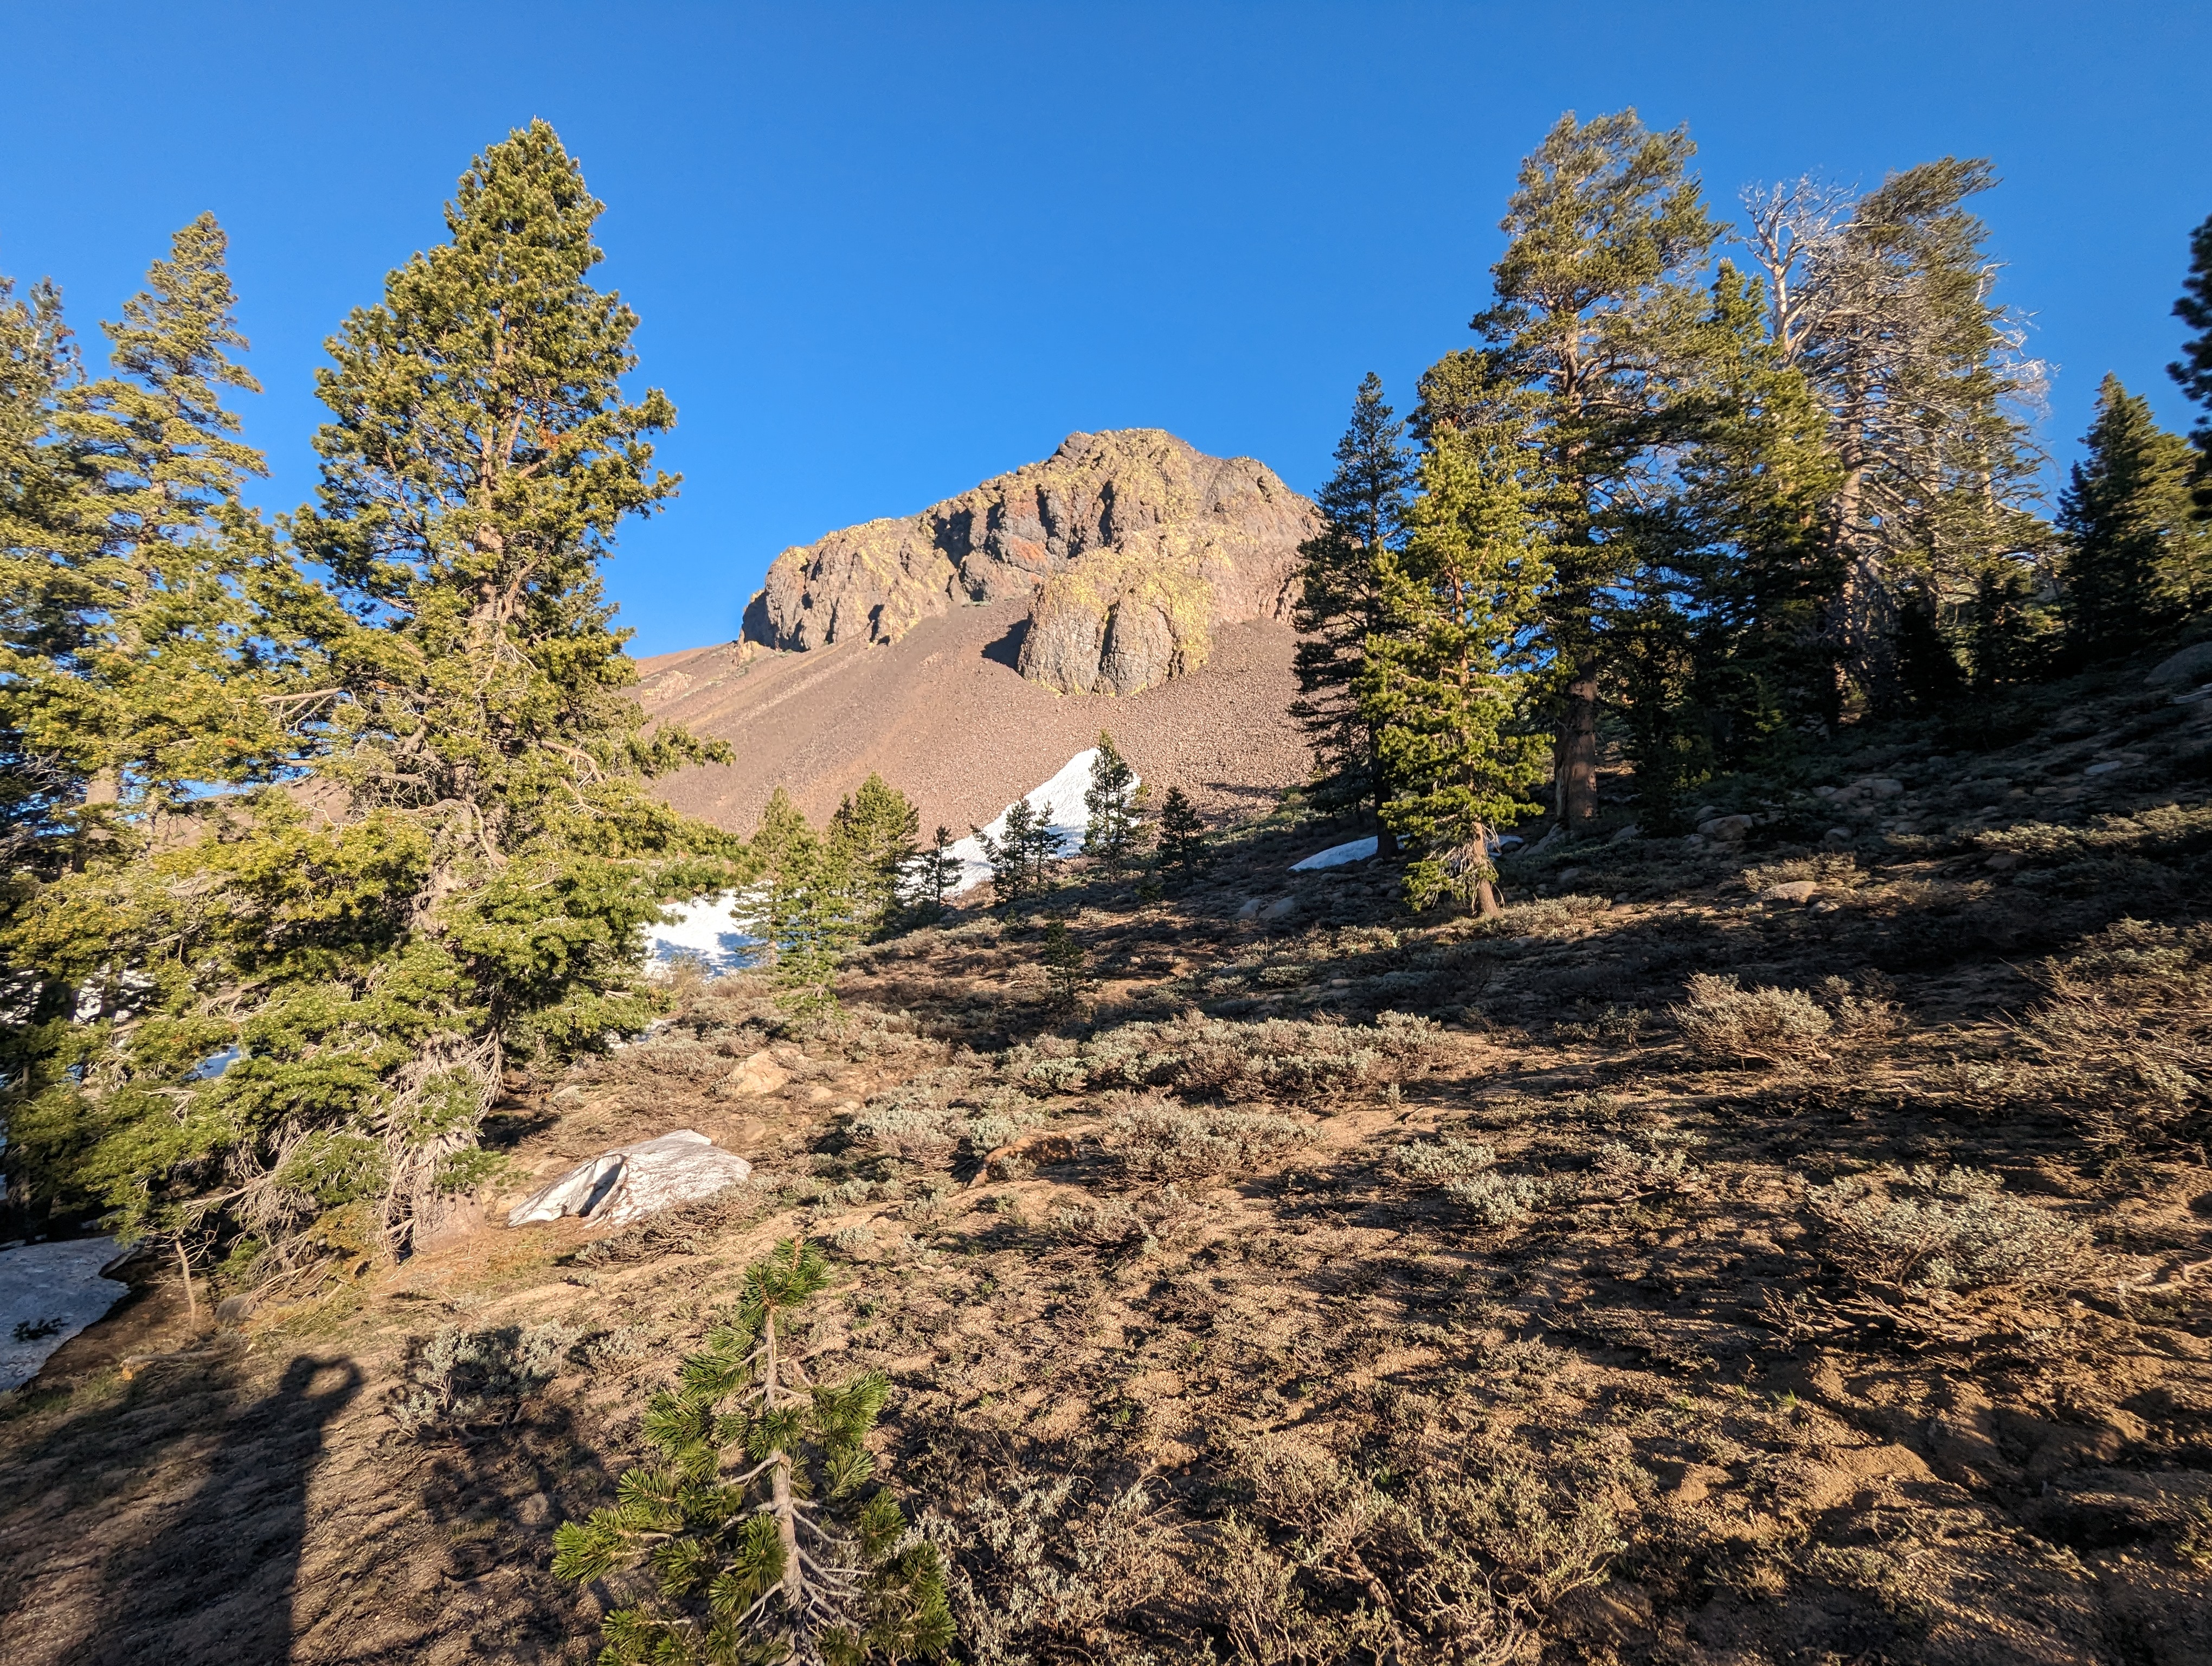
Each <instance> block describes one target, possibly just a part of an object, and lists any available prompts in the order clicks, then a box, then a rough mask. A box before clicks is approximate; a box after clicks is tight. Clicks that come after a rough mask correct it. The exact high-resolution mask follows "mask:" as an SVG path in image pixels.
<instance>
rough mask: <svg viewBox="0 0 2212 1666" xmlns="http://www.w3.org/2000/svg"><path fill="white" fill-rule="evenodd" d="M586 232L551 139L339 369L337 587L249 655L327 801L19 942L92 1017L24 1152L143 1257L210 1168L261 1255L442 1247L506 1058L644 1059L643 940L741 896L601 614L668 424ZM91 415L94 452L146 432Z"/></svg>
mask: <svg viewBox="0 0 2212 1666" xmlns="http://www.w3.org/2000/svg"><path fill="white" fill-rule="evenodd" d="M599 206H600V205H599V204H598V203H596V202H595V201H593V200H592V198H591V196H590V194H589V193H588V192H586V190H585V188H584V185H583V180H582V178H581V176H580V173H579V171H578V170H577V168H576V167H575V164H574V162H573V161H571V160H570V159H569V158H568V155H566V153H565V152H563V151H562V149H561V146H560V143H559V141H558V140H557V139H556V137H554V135H553V132H552V131H551V129H550V128H549V127H546V126H545V125H544V124H542V123H538V124H533V125H532V126H531V127H530V128H528V129H526V130H522V131H517V132H516V133H514V134H513V136H511V137H509V138H508V139H507V140H506V141H505V142H504V143H501V144H499V145H496V146H494V147H493V148H491V149H489V150H488V151H487V152H486V153H485V154H484V155H483V156H481V157H479V158H477V161H476V163H475V165H474V166H473V167H471V170H470V171H469V173H467V174H466V175H465V176H464V178H463V179H462V181H461V185H460V190H459V195H458V197H457V198H456V200H455V201H454V202H453V204H451V205H450V206H449V208H448V210H447V228H448V232H449V237H448V240H447V241H446V242H444V243H441V244H440V245H438V246H435V247H434V248H432V249H430V250H429V251H428V252H425V253H422V254H419V255H417V256H416V257H415V258H412V259H411V260H410V262H409V263H408V264H406V265H405V266H404V267H402V268H401V269H399V270H398V271H394V272H393V273H392V274H391V275H390V276H389V277H388V278H387V280H386V286H385V292H384V297H383V299H382V301H380V303H378V304H377V305H375V306H373V307H365V308H363V309H362V310H360V311H358V312H356V313H354V314H353V316H352V317H351V318H350V319H349V320H348V321H347V323H346V325H345V327H344V329H343V331H341V333H340V334H339V335H338V336H337V337H335V338H334V339H333V340H332V341H331V343H330V344H329V352H330V355H331V361H332V368H330V369H328V370H326V371H325V372H324V373H323V374H322V375H321V377H320V382H319V388H320V392H321V394H322V397H323V398H324V400H325V404H328V405H329V407H330V408H331V412H332V417H333V420H332V421H331V423H329V424H328V425H326V426H325V428H323V429H321V430H320V431H319V434H318V435H317V436H316V446H317V449H318V450H319V453H321V456H322V459H323V464H322V482H321V487H320V494H319V502H318V504H317V505H316V506H314V507H313V508H307V509H304V510H302V511H301V514H299V516H298V517H297V520H296V522H295V536H296V538H297V539H298V542H299V544H300V545H301V549H302V550H303V552H304V553H305V554H306V555H307V556H309V557H310V558H311V559H313V560H314V561H316V562H319V563H321V565H322V566H323V567H324V569H325V570H326V571H327V572H328V574H329V575H330V579H331V592H330V593H327V594H325V593H321V592H318V591H313V590H310V589H309V588H307V587H305V586H304V585H301V584H299V583H297V582H287V581H282V575H277V577H278V579H279V582H278V583H277V584H276V585H275V586H274V587H272V593H270V597H269V599H268V601H267V603H266V608H267V613H266V617H265V618H264V621H263V623H262V624H261V626H260V627H259V629H261V630H262V633H263V635H264V636H265V637H268V638H270V639H273V640H279V641H292V642H304V643H306V644H307V651H306V653H305V654H304V663H305V664H307V665H309V666H313V667H315V668H317V669H318V671H319V675H320V676H321V678H323V679H324V680H323V681H321V682H320V683H319V684H313V685H309V686H307V687H304V688H301V689H300V690H297V694H296V696H293V697H292V698H291V700H290V703H289V709H290V710H291V711H292V713H293V714H294V718H295V721H300V720H301V714H302V713H303V712H305V713H307V714H312V715H311V716H310V717H308V718H307V720H306V721H307V722H308V723H309V726H310V728H311V733H312V739H313V743H314V755H313V757H312V758H311V759H310V760H308V762H309V763H310V764H311V766H312V769H313V780H312V781H311V782H310V783H308V787H307V791H306V792H305V793H299V794H280V793H275V792H273V791H264V792H263V793H259V794H258V796H256V797H254V798H252V800H246V801H233V802H230V803H228V804H226V805H224V806H221V807H220V808H219V810H218V811H217V812H213V813H210V814H209V815H208V816H207V817H206V818H205V819H207V820H208V821H209V822H210V823H212V824H214V825H213V826H212V827H211V830H210V833H209V834H208V836H205V837H204V838H201V839H199V840H197V841H196V842H184V841H179V842H177V843H175V844H167V843H165V844H164V846H163V847H162V848H159V849H157V850H155V851H153V852H150V853H149V854H147V855H146V856H144V857H143V858H142V859H141V860H137V861H135V862H132V863H131V864H129V865H127V866H122V867H118V868H115V869H113V870H112V871H111V870H108V869H106V868H102V867H98V866H95V867H91V868H88V869H87V870H86V871H85V872H84V873H82V874H80V875H77V876H74V877H73V878H72V879H71V880H70V882H69V883H67V884H64V885H53V886H50V887H48V888H47V890H46V893H45V894H44V895H42V897H40V901H39V904H38V906H37V908H36V909H33V911H32V912H31V914H30V915H28V916H27V919H26V921H24V922H23V924H22V925H21V927H19V928H18V932H17V936H18V939H19V940H21V942H22V943H23V944H24V945H25V949H26V952H27V953H28V954H30V955H31V956H32V957H33V959H34V961H35V963H36V964H40V966H41V968H42V969H43V970H45V971H46V974H47V975H48V976H50V977H52V979H54V980H55V981H57V982H65V983H67V984H70V985H71V986H74V987H75V988H77V989H78V990H79V992H80V994H79V1001H80V1004H81V1006H83V1007H84V1008H85V1009H86V1010H89V1009H90V1008H91V1007H93V1006H97V1007H98V1009H99V1011H100V1018H99V1019H98V1020H97V1021H95V1022H94V1023H91V1024H88V1025H78V1026H76V1027H75V1031H74V1033H73V1035H72V1037H71V1039H70V1043H68V1047H67V1049H61V1051H63V1052H72V1053H73V1056H71V1057H69V1058H67V1059H61V1060H60V1062H61V1064H62V1068H61V1069H60V1070H59V1071H58V1073H56V1074H55V1075H54V1076H53V1077H52V1078H51V1079H50V1081H49V1085H48V1088H47V1091H45V1092H44V1093H42V1095H41V1096H40V1100H39V1102H38V1103H37V1104H35V1105H33V1106H31V1107H28V1108H27V1110H26V1115H25V1117H24V1119H22V1121H21V1122H17V1121H15V1119H11V1125H10V1134H11V1137H12V1136H13V1134H15V1132H16V1131H17V1128H19V1127H20V1128H24V1129H25V1130H26V1131H27V1134H28V1135H29V1136H30V1138H31V1139H32V1140H33V1141H34V1142H35V1143H37V1144H38V1145H40V1146H41V1147H42V1148H44V1149H46V1150H48V1151H52V1152H59V1153H63V1154H64V1155H65V1156H66V1158H67V1162H68V1166H69V1168H70V1171H71V1172H72V1173H73V1174H74V1176H75V1177H76V1181H75V1183H76V1184H77V1185H78V1186H79V1187H80V1188H82V1189H83V1190H84V1191H85V1192H87V1193H88V1194H89V1195H92V1196H93V1197H94V1198H96V1199H97V1200H98V1201H100V1202H102V1203H104V1204H106V1205H107V1206H108V1207H112V1208H117V1209H119V1210H121V1211H122V1212H123V1213H124V1217H125V1225H126V1226H127V1225H130V1223H131V1222H132V1221H134V1220H136V1221H138V1222H142V1223H143V1222H144V1221H146V1220H148V1219H152V1218H154V1217H155V1216H157V1215H158V1214H159V1213H160V1212H161V1210H163V1209H165V1208H188V1207H196V1206H195V1205H194V1202H193V1200H194V1199H195V1198H196V1197H197V1196H198V1195H200V1193H201V1192H202V1191H203V1189H204V1187H205V1186H206V1184H207V1183H209V1182H210V1181H211V1180H212V1178H213V1175H214V1172H215V1170H214V1159H216V1158H224V1159H226V1160H227V1162H228V1169H229V1171H230V1173H231V1175H232V1176H233V1177H235V1178H236V1179H237V1180H238V1181H239V1182H241V1183H242V1185H241V1186H240V1189H237V1190H235V1191H234V1193H233V1194H232V1195H233V1196H234V1197H235V1198H237V1199H239V1200H241V1201H240V1202H239V1203H238V1204H237V1206H236V1207H239V1208H240V1209H246V1210H250V1211H252V1213H253V1219H252V1223H251V1224H252V1225H254V1227H255V1229H256V1230H257V1231H259V1232H260V1233H262V1234H263V1235H264V1236H266V1237H270V1238H272V1239H281V1240H285V1241H289V1242H295V1243H306V1242H312V1241H313V1239H314V1238H316V1237H318V1236H319V1237H321V1238H322V1239H323V1240H324V1241H325V1242H332V1241H336V1240H337V1237H346V1239H347V1241H349V1242H353V1243H367V1244H368V1245H369V1246H370V1247H372V1248H374V1247H379V1246H385V1245H396V1244H398V1243H403V1242H404V1241H405V1240H406V1239H407V1237H409V1235H410V1233H417V1234H419V1233H420V1232H421V1231H423V1230H425V1229H427V1228H428V1227H430V1226H434V1225H435V1224H436V1222H437V1221H438V1219H440V1218H441V1216H442V1214H443V1213H445V1211H446V1209H447V1207H449V1202H450V1200H451V1199H452V1197H453V1195H454V1194H455V1193H456V1192H458V1191H461V1190H465V1189H468V1188H469V1187H471V1186H472V1185H473V1184H474V1183H476V1182H477V1180H478V1179H479V1178H480V1177H482V1175H483V1173H484V1172H485V1164H486V1162H487V1160H488V1159H487V1158H485V1156H484V1154H483V1153H482V1152H479V1151H477V1147H476V1141H475V1133H476V1128H477V1123H478V1122H479V1120H480V1118H481V1117H482V1116H483V1112H484V1111H485V1110H486V1109H487V1108H488V1106H489V1103H490V1101H491V1098H492V1096H493V1095H494V1094H495V1092H496V1091H498V1089H499V1086H500V1084H501V1079H502V1076H503V1073H504V1071H505V1068H506V1066H507V1061H509V1060H510V1059H513V1058H515V1057H517V1056H520V1057H523V1058H529V1057H533V1056H540V1055H542V1056H544V1057H547V1058H549V1059H551V1060H556V1061H557V1060H560V1059H562V1058H565V1057H567V1056H569V1055H573V1054H574V1053H576V1052H578V1051H580V1050H585V1049H592V1048H596V1047H599V1046H602V1045H604V1044H605V1039H606V1038H607V1037H611V1036H618V1035H621V1034H623V1033H625V1032H634V1031H636V1030H637V1029H639V1028H641V1027H642V1025H643V1024H644V1023H645V1021H646V1019H647V1018H648V1017H649V1016H650V1014H651V1013H652V1012H653V1011H654V1010H655V1008H656V1006H657V1005H658V1001H659V997H658V996H657V994H656V993H655V992H654V990H653V988H652V987H651V986H650V985H648V984H647V983H646V982H644V981H642V980H641V979H640V978H639V977H638V976H637V967H638V964H639V962H640V960H641V951H642V944H643V930H644V927H646V926H647V924H648V923H649V922H651V921H653V920H654V919H655V918H656V917H657V916H658V915H659V913H660V910H661V909H663V907H664V906H665V904H667V903H671V902H673V901H677V900H680V899H683V898H686V897H694V896H698V895H702V894H708V893H714V892H718V891H723V890H726V889H728V888H729V887H730V886H731V885H732V884H733V883H737V882H738V881H739V880H741V879H743V877H744V875H743V873H742V872H741V870H740V869H739V868H738V866H737V859H738V857H739V856H740V855H741V854H742V848H741V847H739V846H738V845H737V844H736V842H734V841H732V840H730V839H729V838H728V837H727V836H725V835H722V834H720V833H719V832H717V831H716V830H714V829H712V828H709V827H707V826H705V825H703V824H699V823H696V822H693V821H690V819H688V818H684V817H682V816H679V815H678V814H676V813H675V812H672V811H671V810H670V809H668V808H667V807H666V806H665V805H664V804H662V803H660V802H659V800H656V799H655V798H653V795H652V794H651V793H648V792H647V790H646V787H645V781H646V778H647V777H648V776H650V775H654V774H656V773H659V771H662V770H664V769H671V768H674V767H677V766H678V765H680V764H683V763H690V762H696V761H698V760H700V759H702V758H705V757H709V756H714V755H716V754H715V753H714V750H713V749H710V748H707V747H703V746H702V745H699V744H698V743H696V742H695V741H693V740H692V739H690V737H689V736H687V735H685V734H684V733H682V732H681V731H680V730H674V729H670V728H665V727H664V728H658V729H654V730H653V731H652V732H651V733H650V734H649V735H648V734H647V730H646V727H645V724H644V721H643V718H642V714H641V712H640V711H639V709H638V708H637V706H636V704H635V701H634V700H633V699H632V698H631V697H630V696H629V694H628V693H627V691H626V685H627V684H629V682H630V681H632V680H633V679H634V678H635V669H634V667H633V666H632V665H631V663H630V662H629V660H628V658H627V657H626V656H625V655H624V654H623V651H622V644H623V640H624V633H622V632H620V631H617V630H616V629H614V628H613V626H612V622H611V615H612V609H611V607H609V606H608V605H606V604H605V602H604V600H603V599H602V596H601V592H600V587H599V576H598V570H597V569H598V563H599V561H600V560H601V559H602V558H603V557H604V556H605V554H606V552H607V550H609V548H610V547H611V540H612V538H613V536H614V533H615V531H616V528H617V526H618V525H619V523H620V522H621V521H622V520H623V519H625V518H626V517H627V516H629V515H631V514H641V513H645V512H647V511H648V510H649V509H650V508H652V507H653V505H654V504H655V503H657V502H659V501H660V500H661V499H663V498H665V496H667V494H668V493H669V491H671V489H673V482H672V481H670V480H668V479H666V478H665V477H661V476H659V475H657V474H656V473H655V472H654V471H653V467H652V445H651V436H652V435H653V434H654V433H655V432H656V431H657V430H659V429H662V428H665V426H666V425H667V423H668V422H669V421H670V420H671V415H672V413H671V410H670V408H669V406H668V404H667V401H666V399H665V398H663V397H662V396H661V395H660V394H659V393H658V392H652V393H648V394H647V396H646V398H644V399H643V400H642V401H641V402H640V403H639V404H626V403H624V401H623V396H622V392H621V388H620V378H621V377H623V375H625V374H628V373H629V370H630V369H631V368H633V366H634V362H635V359H634V355H633V354H632V352H631V350H630V345H629V342H630V336H631V333H632V331H633V330H634V328H635V317H634V315H633V314H632V313H630V312H629V309H628V308H627V307H623V305H622V304H621V302H620V301H619V300H618V299H617V298H616V297H614V296H611V295H605V294H602V293H601V292H599V291H598V290H595V289H592V287H591V285H590V283H588V281H587V274H588V272H589V271H590V269H591V267H592V265H593V264H596V262H597V261H598V259H599V251H598V250H597V249H596V248H594V247H593V246H592V241H591V228H592V222H594V220H595V219H596V218H597V216H598V214H599ZM202 293H205V291H202ZM129 322H130V323H131V327H132V328H134V329H135V328H137V322H138V321H137V320H136V319H131V320H129ZM123 339H124V338H123V337H120V336H119V337H118V342H119V343H121V342H122V341H123ZM154 362H163V361H161V360H160V359H159V356H158V355H156V356H155V361H154ZM203 380H206V379H205V378H203ZM179 386H180V387H181V384H180V385H179ZM185 395H190V397H191V398H192V399H194V400H197V392H193V391H192V390H191V389H190V388H183V389H182V392H180V397H184V396H185ZM193 408H194V409H198V408H200V407H199V406H198V405H197V404H194V406H193ZM85 409H86V410H87V411H88V413H89V415H88V424H89V425H88V428H87V429H86V432H87V434H88V437H89V438H90V439H92V440H93V441H96V442H100V443H112V445H114V446H116V447H121V446H123V445H124V444H125V440H126V439H127V437H128V434H129V432H130V430H131V423H133V422H135V421H136V420H137V417H135V416H134V415H133V413H132V411H131V410H130V409H129V408H126V407H125V405H124V404H122V403H121V402H120V400H119V398H110V399H107V400H106V401H104V402H100V403H94V402H90V401H89V399H88V403H87V404H86V406H85ZM101 423H105V424H106V427H105V428H102V427H101V426H100V424H101ZM209 433H210V438H209V439H208V441H206V442H205V443H204V445H202V446H200V447H199V449H198V451H197V453H195V456H196V459H197V460H196V461H195V462H194V464H193V466H194V468H195V469H196V470H197V472H196V473H193V474H191V475H190V476H188V477H183V478H182V479H180V484H181V485H182V486H183V487H184V488H185V489H186V490H187V491H188V492H190V493H194V494H197V495H198V496H199V498H200V500H201V501H202V502H210V503H211V502H213V500H214V499H215V498H216V497H218V496H220V489H219V488H220V482H221V480H222V478H223V477H224V475H225V472H226V471H228V472H229V474H230V475H232V476H233V477H234V474H235V471H236V470H237V469H239V468H240V467H242V466H243V457H242V455H241V453H238V452H235V451H232V450H229V449H227V447H229V445H230V444H231V442H230V441H228V439H227V438H224V437H223V432H222V430H220V425H211V426H210V429H209ZM103 435H106V436H107V437H106V438H105V439H103ZM218 441H220V444H218V443H217V442H218ZM246 739H249V740H250V739H252V736H251V735H250V734H249V735H248V736H247V737H246ZM250 750H251V749H250V748H249V751H250ZM720 755H721V756H726V753H722V754H720ZM126 762H130V761H129V760H126ZM132 767H136V765H135V763H133V764H132ZM193 767H199V766H197V765H194V766H193ZM128 782H129V775H128V772H127V770H126V773H125V777H124V779H123V781H120V782H118V793H127V792H128V791H129V790H130V789H129V785H128ZM226 1047H237V1048H239V1049H241V1052H242V1056H240V1058H239V1059H238V1061H237V1062H235V1063H234V1064H233V1065H232V1066H231V1067H229V1068H228V1070H227V1071H225V1072H224V1073H222V1074H221V1075H220V1076H210V1075H209V1074H208V1073H205V1072H204V1071H202V1070H201V1069H200V1068H199V1062H200V1061H202V1060H204V1059H206V1058H207V1057H208V1056H209V1055H211V1054H213V1053H216V1052H217V1051H219V1050H221V1049H224V1048H226ZM57 1056H58V1059H59V1058H60V1053H59V1052H58V1055H57Z"/></svg>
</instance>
